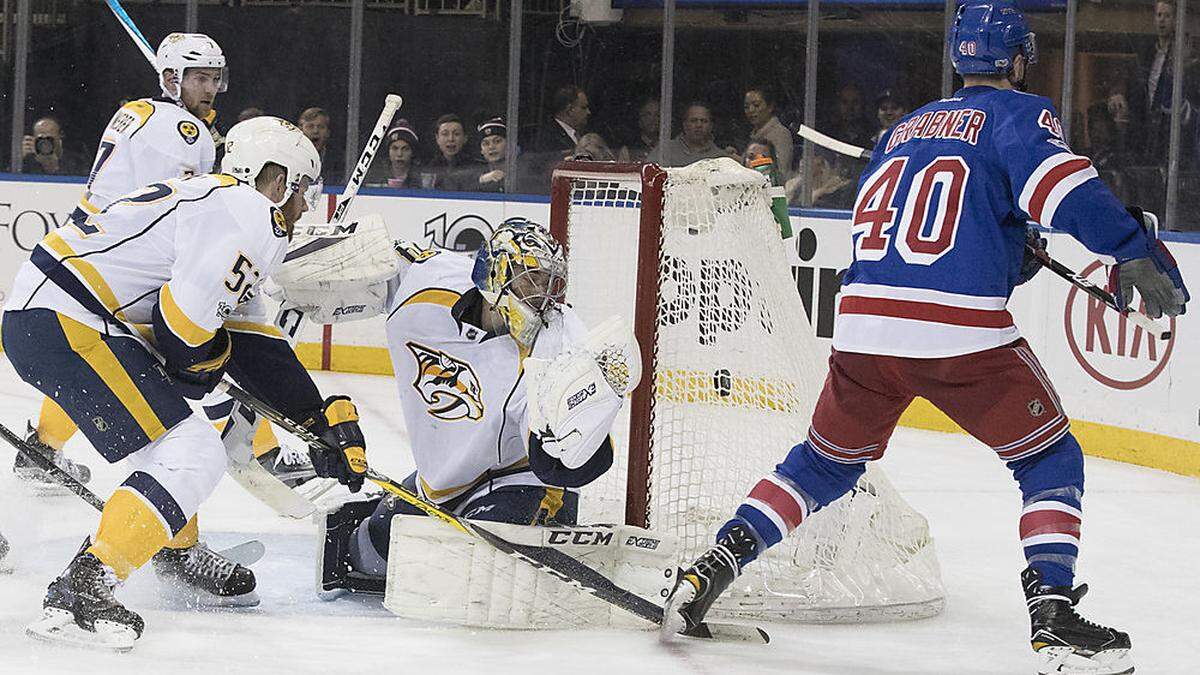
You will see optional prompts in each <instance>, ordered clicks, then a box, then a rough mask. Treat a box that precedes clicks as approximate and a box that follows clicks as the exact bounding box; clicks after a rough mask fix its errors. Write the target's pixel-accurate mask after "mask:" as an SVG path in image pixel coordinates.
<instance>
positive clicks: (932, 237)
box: [851, 156, 971, 265]
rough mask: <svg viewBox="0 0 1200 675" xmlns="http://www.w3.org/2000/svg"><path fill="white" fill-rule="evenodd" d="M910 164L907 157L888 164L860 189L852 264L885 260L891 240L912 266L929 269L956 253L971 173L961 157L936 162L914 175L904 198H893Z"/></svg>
mask: <svg viewBox="0 0 1200 675" xmlns="http://www.w3.org/2000/svg"><path fill="white" fill-rule="evenodd" d="M908 163H909V158H908V157H895V158H893V159H889V160H888V161H886V162H884V163H883V164H881V165H880V166H879V168H878V169H876V170H875V171H874V173H872V174H871V175H870V177H868V178H867V180H866V182H864V183H863V187H862V190H860V191H859V193H858V199H856V200H855V202H854V222H853V225H852V228H851V236H852V237H854V253H855V255H854V259H855V260H881V259H883V257H884V256H886V255H887V253H888V247H889V246H891V245H892V243H893V238H894V241H895V247H896V251H897V252H898V253H899V254H900V257H901V258H903V259H904V261H905V262H907V263H909V264H912V265H932V264H933V263H934V262H936V261H937V260H938V259H939V258H941V257H942V256H944V255H946V253H947V252H949V251H950V249H952V248H954V239H955V236H956V234H957V233H958V223H959V220H960V219H961V218H962V211H963V197H964V195H965V194H966V186H967V179H968V177H969V176H970V174H971V169H970V168H969V167H968V166H967V163H966V161H964V160H963V158H962V157H957V156H951V157H938V158H937V159H935V160H933V161H932V162H930V163H929V164H926V165H925V166H924V167H922V168H921V169H920V170H918V171H917V172H916V173H915V174H914V175H913V177H912V181H911V182H910V183H909V184H908V191H907V194H900V195H897V188H899V187H900V183H901V179H902V178H903V177H904V171H905V169H906V168H907V167H908ZM897 225H899V228H898V229H896V228H897ZM893 229H895V232H894V233H893Z"/></svg>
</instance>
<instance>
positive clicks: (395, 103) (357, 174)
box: [333, 94, 404, 223]
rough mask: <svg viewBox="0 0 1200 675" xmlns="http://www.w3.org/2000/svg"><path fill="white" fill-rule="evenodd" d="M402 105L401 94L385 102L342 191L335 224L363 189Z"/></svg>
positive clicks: (393, 95) (388, 98)
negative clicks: (384, 139) (368, 171)
mask: <svg viewBox="0 0 1200 675" xmlns="http://www.w3.org/2000/svg"><path fill="white" fill-rule="evenodd" d="M402 105H404V99H403V98H401V97H400V95H399V94H388V95H387V97H386V98H385V99H384V100H383V110H380V111H379V119H377V120H375V127H374V128H373V129H371V136H370V137H369V138H368V139H367V144H366V145H364V146H363V149H362V154H360V155H359V156H358V164H356V165H354V173H352V174H350V180H348V181H346V189H344V190H342V196H341V197H340V198H339V199H338V205H337V208H335V209H334V211H333V222H335V223H340V222H342V220H344V219H345V218H346V211H348V210H349V209H350V202H352V201H354V197H355V196H356V195H357V194H358V189H359V188H360V187H362V184H363V180H364V179H365V178H366V177H367V169H369V168H371V161H372V160H374V159H375V153H376V152H377V151H378V150H379V146H380V144H381V143H383V135H384V134H386V133H387V127H388V125H389V124H391V123H392V117H394V116H395V115H396V111H398V110H400V106H402Z"/></svg>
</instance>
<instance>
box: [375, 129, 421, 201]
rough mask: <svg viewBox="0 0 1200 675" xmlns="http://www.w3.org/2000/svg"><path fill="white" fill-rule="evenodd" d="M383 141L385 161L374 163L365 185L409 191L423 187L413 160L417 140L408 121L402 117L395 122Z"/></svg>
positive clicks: (417, 167)
mask: <svg viewBox="0 0 1200 675" xmlns="http://www.w3.org/2000/svg"><path fill="white" fill-rule="evenodd" d="M384 141H385V142H386V143H387V146H386V147H387V160H386V161H384V162H379V161H376V162H375V163H374V165H373V166H372V167H371V171H370V172H368V174H367V180H366V182H367V184H368V185H386V186H387V187H391V188H401V189H409V190H415V189H419V188H421V187H424V186H423V185H422V184H421V171H420V167H419V166H418V164H417V163H416V158H415V155H416V150H417V143H418V141H419V139H418V138H417V132H415V131H413V128H412V125H411V124H409V123H408V120H406V119H404V118H403V117H402V118H400V119H398V120H396V122H395V124H393V125H392V128H391V129H388V132H387V134H386V135H385V136H384Z"/></svg>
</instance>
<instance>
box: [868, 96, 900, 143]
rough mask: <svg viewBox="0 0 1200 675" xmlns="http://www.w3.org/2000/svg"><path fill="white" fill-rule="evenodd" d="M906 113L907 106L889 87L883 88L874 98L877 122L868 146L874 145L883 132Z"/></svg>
mask: <svg viewBox="0 0 1200 675" xmlns="http://www.w3.org/2000/svg"><path fill="white" fill-rule="evenodd" d="M907 113H908V106H906V105H905V104H904V101H903V100H901V99H900V97H899V96H897V95H896V93H895V92H893V91H892V90H891V89H884V90H883V92H882V93H880V94H879V97H878V98H876V99H875V119H876V121H878V123H879V127H878V129H877V130H876V131H875V134H874V135H873V136H871V144H870V147H874V146H875V144H876V143H878V142H879V139H880V138H881V137H882V136H883V134H884V132H885V131H887V130H888V129H891V128H892V125H893V124H895V123H896V122H899V121H900V118H901V117H904V115H906V114H907Z"/></svg>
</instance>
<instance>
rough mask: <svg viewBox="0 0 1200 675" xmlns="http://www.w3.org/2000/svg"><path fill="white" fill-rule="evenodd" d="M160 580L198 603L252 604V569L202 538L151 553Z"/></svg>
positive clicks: (231, 605) (206, 605) (224, 605)
mask: <svg viewBox="0 0 1200 675" xmlns="http://www.w3.org/2000/svg"><path fill="white" fill-rule="evenodd" d="M153 564H154V572H155V574H157V575H158V578H159V580H160V581H163V582H164V584H165V585H166V586H168V587H169V588H171V589H172V590H173V591H175V592H176V594H178V595H180V596H182V597H183V599H184V600H185V601H187V602H188V603H189V604H195V605H196V606H200V607H254V606H255V605H257V604H258V602H259V599H258V594H257V593H255V592H254V588H255V584H256V582H255V578H254V572H252V571H250V569H249V568H247V567H244V566H242V565H239V564H237V563H235V562H233V561H231V560H227V559H226V558H224V557H222V556H221V554H219V553H217V552H216V551H213V550H212V549H210V548H209V547H208V545H207V544H205V543H204V542H200V543H198V544H196V545H195V546H192V547H190V548H164V549H162V550H161V551H159V552H158V553H156V554H154V558H153Z"/></svg>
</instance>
